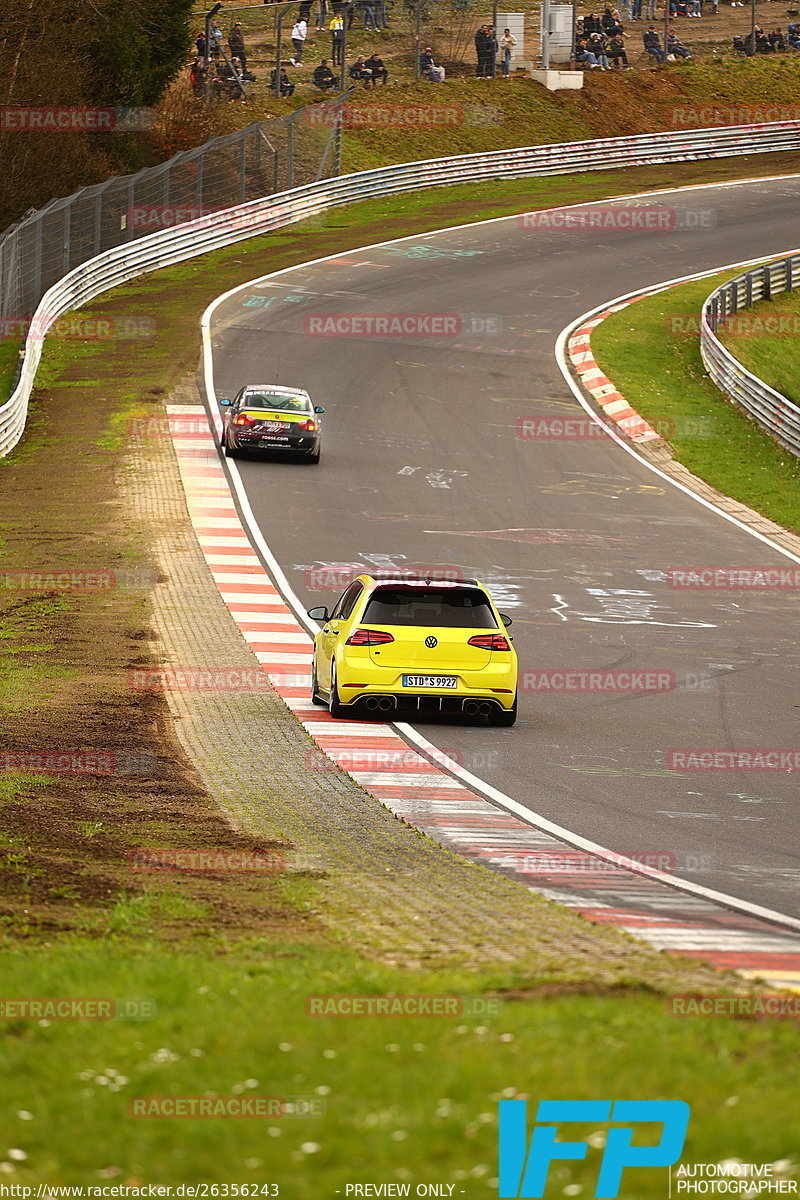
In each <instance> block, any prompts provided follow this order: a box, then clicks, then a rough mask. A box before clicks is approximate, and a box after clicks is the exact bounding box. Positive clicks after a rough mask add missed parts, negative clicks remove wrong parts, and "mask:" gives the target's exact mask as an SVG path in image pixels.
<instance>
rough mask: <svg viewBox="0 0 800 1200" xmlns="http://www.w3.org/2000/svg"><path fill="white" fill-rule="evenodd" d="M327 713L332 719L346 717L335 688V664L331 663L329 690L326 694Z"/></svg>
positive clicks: (345, 711) (345, 710)
mask: <svg viewBox="0 0 800 1200" xmlns="http://www.w3.org/2000/svg"><path fill="white" fill-rule="evenodd" d="M328 712H329V713H330V714H331V716H332V717H346V716H347V709H346V708H345V707H344V705H343V704H342V702H341V700H340V699H339V692H338V691H337V688H336V664H335V663H331V690H330V693H329V694H328Z"/></svg>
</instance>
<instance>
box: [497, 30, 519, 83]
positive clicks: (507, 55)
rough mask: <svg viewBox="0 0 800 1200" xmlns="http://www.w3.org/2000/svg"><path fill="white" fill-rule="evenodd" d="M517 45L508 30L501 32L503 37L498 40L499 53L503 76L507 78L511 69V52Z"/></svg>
mask: <svg viewBox="0 0 800 1200" xmlns="http://www.w3.org/2000/svg"><path fill="white" fill-rule="evenodd" d="M516 44H517V39H516V38H515V37H514V35H513V33H512V32H511V30H510V29H504V30H503V36H502V37H501V38H500V53H501V54H502V57H503V75H504V77H506V78H507V77H508V73H509V69H510V67H511V52H512V50H513V49H514V47H515V46H516Z"/></svg>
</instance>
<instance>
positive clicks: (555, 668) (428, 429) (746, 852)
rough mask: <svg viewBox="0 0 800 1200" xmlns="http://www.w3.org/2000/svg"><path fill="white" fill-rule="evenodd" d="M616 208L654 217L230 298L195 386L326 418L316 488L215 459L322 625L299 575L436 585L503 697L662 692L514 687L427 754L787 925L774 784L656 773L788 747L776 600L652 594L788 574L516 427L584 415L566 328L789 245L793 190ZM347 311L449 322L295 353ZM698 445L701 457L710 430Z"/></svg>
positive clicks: (430, 250) (608, 449) (788, 806)
mask: <svg viewBox="0 0 800 1200" xmlns="http://www.w3.org/2000/svg"><path fill="white" fill-rule="evenodd" d="M619 204H620V202H608V205H600V204H598V205H596V206H595V208H596V209H597V211H598V212H600V211H601V210H603V209H606V208H607V207H608V206H611V207H618V206H619ZM635 204H636V205H639V206H641V205H647V206H650V207H651V208H652V207H653V206H658V208H659V211H660V213H661V215H659V216H657V217H655V218H651V220H653V221H654V223H655V224H656V225H657V226H659V227H658V228H655V229H645V228H634V229H629V228H613V229H607V228H597V227H595V228H571V229H562V230H554V229H552V228H542V227H538V228H536V227H534V228H531V227H526V225H525V224H524V222H523V221H522V220H520V219H518V218H509V219H504V220H501V221H493V222H489V223H484V224H480V225H475V226H472V227H463V228H458V229H454V230H450V231H446V232H443V233H437V234H434V235H425V236H419V237H415V238H413V239H411V240H405V241H399V242H394V243H388V244H386V245H384V246H381V247H376V248H372V249H366V250H362V251H357V252H350V253H348V254H346V255H343V256H340V257H339V258H336V259H332V260H329V261H326V262H320V263H318V264H315V265H308V266H303V267H299V268H296V269H293V270H291V271H290V272H283V273H281V274H280V275H277V276H275V277H272V278H270V279H268V280H266V281H264V282H261V283H254V284H251V285H248V286H247V287H246V288H244V289H240V290H238V291H237V292H236V293H234V294H232V295H231V296H230V297H229V298H228V299H226V300H224V301H223V302H222V303H221V304H220V305H219V307H218V308H217V309H216V311H215V313H214V318H213V326H212V345H213V360H214V377H215V385H216V390H217V394H218V395H233V394H234V393H235V391H236V390H238V388H239V387H241V386H242V385H243V384H245V383H269V382H280V383H282V384H290V385H296V386H298V387H303V388H306V389H308V390H309V391H310V393H311V395H312V397H313V398H314V400H315V402H316V403H319V404H323V405H324V406H325V408H326V410H327V411H326V416H325V427H324V445H323V454H322V461H321V463H320V464H319V465H318V466H310V465H306V464H297V463H290V462H281V461H274V460H273V461H267V460H259V461H240V462H239V463H238V464H237V465H238V469H239V471H240V473H241V477H242V480H243V481H244V485H245V487H246V490H247V495H248V499H249V501H250V504H251V506H252V509H253V512H254V514H255V517H256V520H257V522H258V525H259V527H260V529H261V532H262V533H263V535H264V537H265V539H266V540H267V542H268V544H269V545H270V547H271V549H272V551H273V553H274V554H275V556H276V558H277V560H278V562H279V563H280V564H281V566H282V568H283V570H284V571H285V573H286V576H287V578H288V580H289V582H290V584H291V586H292V588H293V589H294V591H295V592H296V593H297V595H298V596H299V597H300V598H301V600H302V601H303V603H304V604H306V605H307V606H311V605H313V604H328V605H329V607H330V605H331V602H332V601H333V600H334V599H335V597H336V594H337V592H338V591H340V590H341V588H339V589H337V588H336V587H335V586H334V587H333V588H330V587H324V586H323V585H324V584H325V583H326V575H325V572H324V571H322V572H320V570H319V568H325V567H327V566H329V565H330V564H334V565H337V564H339V565H342V566H347V565H349V564H359V565H360V566H361V567H362V568H367V569H368V568H370V567H384V568H385V567H391V566H396V567H402V566H404V565H409V564H431V565H434V564H436V565H440V566H441V565H443V564H448V565H450V566H452V567H454V568H459V569H461V570H463V572H464V573H465V574H466V575H475V576H477V577H478V578H480V579H482V580H483V581H484V582H486V583H487V584H488V585H489V586H490V588H491V589H492V591H493V593H494V595H495V597H496V598H497V600H498V603H499V606H500V608H501V609H502V610H503V611H506V612H508V613H509V615H510V616H511V617H512V618H513V620H514V624H513V627H512V630H511V632H512V633H513V634H514V636H515V646H516V649H517V651H518V654H519V656H520V666H521V671H522V672H523V675H522V679H523V682H527V683H529V684H530V683H531V673H533V675H534V676H539V682H541V678H540V674H541V672H545V671H551V672H559V671H563V670H571V671H573V672H585V671H589V670H598V669H602V670H604V671H606V670H615V671H629V670H631V671H639V672H641V671H656V672H660V673H662V674H664V673H667V674H668V675H669V673H673V675H674V680H675V686H672V685H671V684H670V685H669V690H665V691H659V692H655V693H649V694H641V693H638V694H631V693H628V694H625V693H621V694H620V693H614V692H613V691H607V690H602V691H593V692H589V693H569V694H557V693H556V694H553V693H546V692H541V691H535V690H531V688H530V687H528V688H523V690H522V691H521V693H520V719H519V721H518V723H517V725H516V727H515V728H514V729H512V730H508V731H503V730H497V729H493V728H487V727H480V726H467V725H464V724H460V723H458V722H454V721H448V722H436V721H419V722H415V724H416V725H417V727H418V728H419V729H420V731H421V732H423V733H424V735H425V737H427V738H428V739H429V740H430V741H431V742H433V743H434V744H435V745H436V746H438V747H440V748H441V749H444V750H447V751H448V752H450V753H451V754H452V755H453V756H454V757H456V758H457V759H458V760H459V761H461V762H462V763H463V765H464V766H465V767H467V768H468V769H469V770H470V771H472V772H474V773H475V774H476V775H478V776H479V777H481V778H482V779H484V780H486V781H487V782H488V783H490V784H492V785H493V786H495V787H497V788H500V789H502V791H504V792H505V793H507V794H508V795H510V796H512V797H513V798H514V799H515V800H517V801H519V802H520V803H523V804H525V805H529V806H530V807H531V808H532V809H533V810H535V811H536V812H538V813H541V814H543V815H545V816H546V817H548V818H549V819H550V820H553V821H556V822H558V823H559V824H561V825H563V826H566V827H567V828H568V829H570V830H573V831H575V832H577V833H579V834H581V835H583V836H584V837H588V838H591V839H593V840H595V841H597V842H599V843H600V844H602V845H604V846H606V847H609V848H610V849H612V850H614V851H616V852H619V853H622V854H638V853H642V852H658V853H660V854H662V855H669V856H670V861H671V864H672V867H671V869H674V870H675V872H676V873H677V875H679V876H681V877H683V878H686V879H691V880H694V881H695V882H697V883H700V884H703V885H704V886H706V887H710V888H715V889H717V890H719V891H722V892H725V893H727V894H729V895H732V896H735V897H738V898H741V899H744V900H747V901H750V902H753V903H756V904H760V905H766V906H768V907H770V908H773V909H776V910H778V911H780V912H783V913H787V914H792V915H800V889H799V888H798V886H797V885H798V882H800V857H799V856H798V852H797V817H796V805H797V803H798V786H797V774H794V775H792V774H789V773H787V772H744V771H714V772H692V771H676V770H673V769H670V766H669V763H670V759H669V752H670V750H673V749H682V748H700V747H702V748H721V749H732V748H759V747H764V748H783V749H787V748H795V747H797V746H798V745H799V744H800V741H799V740H798V713H800V700H799V699H798V693H797V668H798V658H799V657H800V656H798V651H797V646H796V628H797V626H796V613H797V597H796V593H793V592H792V591H789V590H780V589H776V590H773V591H766V592H755V593H754V592H747V591H725V590H714V591H708V590H682V589H677V588H674V587H671V586H670V585H669V578H668V576H667V572H668V571H669V570H670V568H681V567H687V566H723V565H724V566H757V565H776V566H789V565H791V564H790V562H789V560H787V559H786V558H784V557H783V556H781V554H780V553H779V552H777V551H773V550H771V549H770V547H769V546H766V545H764V544H763V543H762V542H760V541H758V540H757V539H755V538H754V537H752V536H751V535H749V534H748V533H746V532H744V531H742V530H740V529H738V528H736V526H734V525H732V524H731V523H730V522H728V521H726V520H725V519H724V518H723V517H721V516H717V515H715V514H714V513H713V512H710V511H709V510H707V509H706V508H704V507H702V506H701V505H700V504H698V503H697V502H696V501H695V500H693V499H692V498H690V497H688V496H686V495H685V494H683V493H682V492H681V491H679V490H678V489H677V488H675V487H673V486H671V485H670V484H668V483H667V482H665V481H664V480H662V479H660V478H659V477H658V476H656V475H654V474H653V472H652V471H650V470H649V469H648V468H647V467H646V466H645V465H644V464H642V463H640V462H639V461H638V460H637V459H636V458H635V457H633V456H631V455H630V454H626V453H625V452H624V451H623V450H622V449H621V448H620V447H618V446H617V445H615V444H614V443H613V442H612V441H611V440H610V439H608V438H607V437H606V436H605V435H601V436H599V437H597V436H591V437H587V436H581V437H577V438H570V439H564V440H554V439H552V438H550V439H544V438H524V437H520V436H519V428H518V422H519V420H520V419H526V418H527V419H532V418H533V419H537V420H541V419H542V418H546V419H550V418H557V417H577V418H582V417H583V415H584V414H583V413H582V410H581V409H580V407H579V406H578V404H577V402H576V401H575V399H574V397H573V396H572V393H571V392H570V390H569V389H568V388H567V386H566V385H565V382H564V379H563V377H562V375H561V373H560V371H559V368H558V365H557V362H556V359H555V356H554V344H555V340H556V337H557V335H558V333H559V332H560V331H561V330H562V328H563V327H564V326H566V325H567V324H568V323H569V322H571V321H573V320H575V319H576V318H577V317H579V316H580V315H581V314H583V313H585V312H587V311H588V310H590V309H592V308H593V307H594V306H596V305H599V304H601V303H604V302H606V301H609V300H612V299H613V298H615V297H617V296H619V295H621V294H623V293H627V292H630V291H633V290H636V289H640V288H646V287H648V286H652V285H656V284H659V283H661V282H663V281H665V280H668V279H671V278H674V277H677V276H682V275H685V274H689V273H692V272H697V271H702V270H706V269H711V268H714V267H717V266H719V267H724V266H725V265H727V264H728V263H735V262H739V261H742V260H745V259H751V258H754V257H756V256H762V255H763V256H765V257H766V256H768V255H771V254H777V253H779V252H782V251H785V250H790V249H793V248H794V247H795V246H797V244H798V243H800V236H799V235H800V219H799V218H798V213H800V178H784V179H780V180H774V181H765V180H759V181H754V182H751V183H746V184H740V185H737V186H735V187H730V186H728V187H722V186H714V187H709V188H703V189H690V190H686V191H682V192H672V193H669V194H662V195H661V196H660V197H659V196H657V195H655V194H653V195H651V196H649V197H648V198H647V199H646V200H645V199H641V200H639V201H636V202H635ZM665 213H666V214H667V215H664V214H665ZM670 213H673V214H674V215H669V214H670ZM614 220H615V221H616V223H617V224H619V225H621V224H622V223H623V222H624V218H614ZM352 314H372V315H375V314H422V315H423V316H427V317H430V315H431V314H443V315H446V316H448V317H450V318H456V319H455V320H454V321H453V320H451V321H450V325H449V329H450V330H453V331H454V332H449V333H447V334H446V335H445V336H432V335H430V334H425V333H424V332H423V333H422V334H421V335H420V336H405V337H387V336H358V337H342V336H336V337H333V336H320V335H318V334H316V333H313V332H311V331H312V330H313V329H314V328H318V327H319V324H318V321H316V320H315V318H322V317H327V316H331V315H338V316H339V317H341V316H345V317H347V316H348V315H352ZM687 315H689V316H693V315H696V314H687ZM631 319H632V320H634V319H635V315H634V313H633V312H632V313H631ZM423 330H424V323H423ZM664 336H665V338H668V337H670V336H672V335H671V334H670V333H669V332H668V331H667V330H666V329H665V334H664ZM787 352H792V351H790V343H788V342H787ZM579 432H581V433H585V432H587V427H586V425H585V424H584V425H582V426H581V427H579ZM697 435H698V436H710V437H714V436H715V435H714V430H713V421H712V422H710V424H709V428H702V429H698V431H697ZM718 451H719V453H720V454H725V453H726V446H725V444H724V442H720V444H719V446H718ZM526 675H527V676H528V678H527V681H526ZM669 678H670V679H671V678H672V676H671V675H670V676H669Z"/></svg>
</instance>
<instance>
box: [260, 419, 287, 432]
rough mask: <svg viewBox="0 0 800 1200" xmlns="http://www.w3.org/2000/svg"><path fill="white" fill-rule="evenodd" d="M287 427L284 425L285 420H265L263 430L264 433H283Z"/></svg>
mask: <svg viewBox="0 0 800 1200" xmlns="http://www.w3.org/2000/svg"><path fill="white" fill-rule="evenodd" d="M285 428H286V426H285V425H284V423H283V421H265V422H264V425H263V428H262V432H263V433H283V431H284V429H285Z"/></svg>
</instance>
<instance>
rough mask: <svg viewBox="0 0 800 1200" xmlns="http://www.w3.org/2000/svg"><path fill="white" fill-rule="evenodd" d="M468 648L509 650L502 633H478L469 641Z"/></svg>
mask: <svg viewBox="0 0 800 1200" xmlns="http://www.w3.org/2000/svg"><path fill="white" fill-rule="evenodd" d="M469 644H470V646H477V647H478V648H479V649H480V650H510V649H511V647H510V646H509V644H508V642H507V641H506V639H505V638H504V637H503V635H502V633H478V634H476V635H475V637H471V638H470V639H469Z"/></svg>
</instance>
